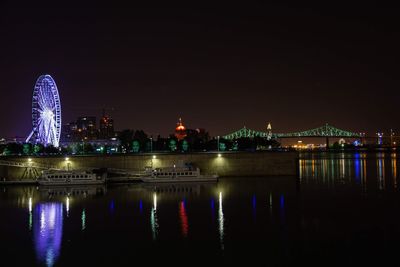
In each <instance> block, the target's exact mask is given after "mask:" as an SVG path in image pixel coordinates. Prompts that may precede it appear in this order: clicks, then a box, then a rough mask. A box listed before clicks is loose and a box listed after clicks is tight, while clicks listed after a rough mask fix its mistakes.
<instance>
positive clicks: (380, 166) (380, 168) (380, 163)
mask: <svg viewBox="0 0 400 267" xmlns="http://www.w3.org/2000/svg"><path fill="white" fill-rule="evenodd" d="M376 168H377V175H378V187H379V190H384V189H385V161H384V159H383V158H381V157H380V158H378V159H377V164H376Z"/></svg>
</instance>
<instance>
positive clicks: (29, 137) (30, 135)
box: [25, 129, 35, 143]
mask: <svg viewBox="0 0 400 267" xmlns="http://www.w3.org/2000/svg"><path fill="white" fill-rule="evenodd" d="M34 131H35V129H33V130H32V132H31V133H30V134H29V136H28V138H26V141H25V143H28V142H29V140H31V138H32V135H33V132H34Z"/></svg>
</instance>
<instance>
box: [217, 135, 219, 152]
mask: <svg viewBox="0 0 400 267" xmlns="http://www.w3.org/2000/svg"><path fill="white" fill-rule="evenodd" d="M217 148H218V151H219V135H218V136H217Z"/></svg>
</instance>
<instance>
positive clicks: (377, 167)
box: [299, 152, 398, 194]
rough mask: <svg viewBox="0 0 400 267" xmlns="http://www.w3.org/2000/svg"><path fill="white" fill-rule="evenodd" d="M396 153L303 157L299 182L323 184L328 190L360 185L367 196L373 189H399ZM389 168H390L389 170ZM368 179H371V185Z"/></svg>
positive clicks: (332, 154)
mask: <svg viewBox="0 0 400 267" xmlns="http://www.w3.org/2000/svg"><path fill="white" fill-rule="evenodd" d="M397 164H398V162H397V154H396V153H381V152H380V153H370V152H356V153H340V154H336V153H326V154H323V153H321V154H301V155H300V160H299V182H300V185H301V184H306V183H313V184H319V183H322V184H324V185H326V186H328V187H331V186H332V187H336V186H339V185H358V186H359V187H360V189H361V191H362V192H363V193H364V194H366V193H367V189H368V191H369V192H371V193H372V192H373V191H374V190H379V191H383V190H388V189H393V190H397V187H398V181H397V176H398V174H397V167H398V166H397ZM389 165H390V167H391V168H390V169H386V168H387V167H388V166H389ZM367 178H368V179H369V180H370V182H369V183H368V181H367Z"/></svg>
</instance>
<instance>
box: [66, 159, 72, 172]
mask: <svg viewBox="0 0 400 267" xmlns="http://www.w3.org/2000/svg"><path fill="white" fill-rule="evenodd" d="M65 162H66V163H67V171H69V169H70V165H71V163H70V162H69V158H68V157H67V158H65Z"/></svg>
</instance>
